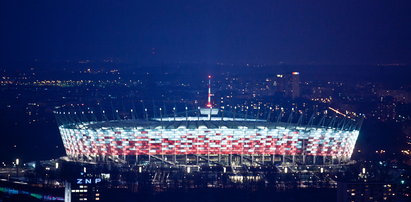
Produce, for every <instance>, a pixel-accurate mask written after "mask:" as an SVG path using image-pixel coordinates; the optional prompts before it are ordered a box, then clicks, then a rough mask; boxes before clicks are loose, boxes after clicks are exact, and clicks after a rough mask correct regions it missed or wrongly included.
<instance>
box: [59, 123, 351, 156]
mask: <svg viewBox="0 0 411 202" xmlns="http://www.w3.org/2000/svg"><path fill="white" fill-rule="evenodd" d="M85 125H87V124H84V125H81V126H80V127H79V126H73V125H71V126H67V125H62V126H60V127H59V129H60V133H61V136H62V139H63V143H64V147H65V149H66V153H67V155H68V156H69V157H76V156H80V155H86V156H88V155H90V156H96V155H99V156H100V155H101V156H112V155H184V154H197V155H204V154H223V155H225V154H239V155H241V154H246V155H250V154H251V155H252V154H263V155H296V156H297V155H307V156H331V157H336V158H344V159H349V158H350V157H351V154H352V152H353V150H354V146H355V143H356V140H357V137H358V134H359V131H357V130H351V131H347V130H339V129H326V128H317V127H309V128H305V127H292V128H285V127H280V126H272V127H266V126H258V124H257V125H255V124H254V123H253V125H255V126H253V127H246V126H236V127H235V128H233V127H231V128H228V127H226V126H221V127H214V128H207V127H206V126H199V127H196V128H194V129H192V128H185V127H184V126H180V127H177V128H167V127H155V128H153V127H151V128H144V127H87V126H85Z"/></svg>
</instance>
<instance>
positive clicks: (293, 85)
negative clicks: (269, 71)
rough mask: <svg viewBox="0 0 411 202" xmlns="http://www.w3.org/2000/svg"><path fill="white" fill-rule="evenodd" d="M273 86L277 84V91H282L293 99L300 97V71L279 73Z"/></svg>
mask: <svg viewBox="0 0 411 202" xmlns="http://www.w3.org/2000/svg"><path fill="white" fill-rule="evenodd" d="M273 86H275V88H276V92H279V93H282V94H284V95H285V96H287V97H291V98H293V99H295V98H297V97H300V73H299V72H292V73H291V74H277V75H276V78H275V79H274V82H273Z"/></svg>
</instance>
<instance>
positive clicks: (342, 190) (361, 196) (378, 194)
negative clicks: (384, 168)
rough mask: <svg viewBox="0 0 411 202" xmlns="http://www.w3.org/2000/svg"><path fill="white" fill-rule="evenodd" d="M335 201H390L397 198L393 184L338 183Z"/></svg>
mask: <svg viewBox="0 0 411 202" xmlns="http://www.w3.org/2000/svg"><path fill="white" fill-rule="evenodd" d="M337 186H338V188H337V201H338V202H346V201H349V202H351V201H355V202H357V201H392V200H394V199H396V198H397V195H398V194H397V193H396V190H395V188H394V185H393V184H389V183H375V182H370V183H363V182H348V183H340V182H339V183H338V185H337Z"/></svg>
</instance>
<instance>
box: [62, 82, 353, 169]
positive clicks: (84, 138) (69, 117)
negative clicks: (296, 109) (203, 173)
mask: <svg viewBox="0 0 411 202" xmlns="http://www.w3.org/2000/svg"><path fill="white" fill-rule="evenodd" d="M208 97H209V99H208V103H207V107H206V108H198V109H195V110H190V111H189V110H187V107H186V110H185V112H183V113H181V115H179V114H177V113H176V109H175V108H173V112H174V113H173V115H171V116H164V117H163V116H162V115H161V110H164V108H163V109H161V108H160V110H159V111H160V118H158V117H157V118H151V119H150V118H148V115H145V117H144V118H143V119H136V118H134V117H133V118H131V119H117V120H107V119H106V120H104V119H103V118H102V119H100V120H98V119H97V118H89V119H88V120H87V119H84V118H83V119H82V118H81V117H86V116H87V115H88V116H89V117H96V116H95V114H96V113H95V112H93V111H87V112H77V113H76V112H73V111H62V110H59V111H56V112H55V114H56V117H57V120H58V121H59V123H60V124H59V130H60V133H61V137H62V140H63V143H64V147H65V150H66V153H67V156H68V158H69V159H70V160H73V161H88V162H117V163H129V164H136V165H142V164H167V165H177V166H180V165H184V166H190V165H222V166H242V165H247V166H258V165H266V164H276V165H278V164H284V163H292V164H299V165H312V164H330V165H331V164H337V165H338V164H341V163H346V162H348V161H349V160H350V158H351V155H352V153H353V150H354V146H355V143H356V140H357V137H358V135H359V127H360V125H361V124H360V122H361V121H356V120H352V119H348V118H346V117H345V118H344V119H336V116H334V118H333V119H330V121H328V122H326V121H325V120H326V119H325V115H324V116H323V117H322V118H321V117H319V116H317V117H315V116H314V114H313V116H311V118H310V119H308V120H307V122H303V121H302V117H303V114H302V113H297V115H298V114H299V116H300V118H298V121H296V122H293V121H292V120H293V118H292V117H293V116H294V117H296V115H295V114H294V115H293V113H291V114H290V115H289V117H288V121H282V119H281V118H282V117H284V116H285V115H284V113H283V111H280V113H279V114H278V116H277V118H276V117H275V116H271V112H272V108H270V109H269V110H267V111H269V112H267V113H266V114H267V118H264V119H263V118H261V117H262V116H260V114H258V115H257V116H255V117H252V118H250V117H249V116H250V115H248V116H247V114H246V115H243V116H240V115H239V114H237V115H236V113H235V112H234V113H231V116H228V114H229V113H228V112H226V111H225V110H223V109H216V108H212V106H211V102H210V97H211V93H210V90H209V96H208ZM116 112H117V113H118V111H116ZM131 112H133V111H132V110H131ZM145 112H146V114H147V109H145ZM104 113H105V112H104V111H102V112H101V113H100V114H102V116H101V117H105V116H104ZM224 113H225V114H224ZM317 114H319V113H317ZM224 115H225V116H224ZM315 118H319V119H317V120H319V121H314V120H316V119H315ZM314 122H316V123H314Z"/></svg>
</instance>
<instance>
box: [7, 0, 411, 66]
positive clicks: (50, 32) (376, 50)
mask: <svg viewBox="0 0 411 202" xmlns="http://www.w3.org/2000/svg"><path fill="white" fill-rule="evenodd" d="M407 2H409V3H407ZM0 52H1V54H0V62H1V63H11V62H15V61H33V60H34V59H37V60H40V61H46V62H47V61H65V60H78V59H91V60H103V59H105V58H114V59H118V60H120V61H128V62H137V63H138V62H142V63H147V62H148V63H150V62H165V63H175V62H205V63H216V62H224V63H269V64H277V63H279V62H285V63H290V64H364V63H366V64H376V63H411V1H410V0H298V1H297V0H284V1H274V0H247V1H246V0H230V1H229V0H133V1H126V0H115V1H114V0H113V1H107V0H98V1H87V0H83V1H73V0H69V1H64V0H50V1H49V0H28V1H21V0H1V1H0Z"/></svg>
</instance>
